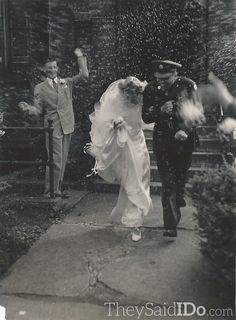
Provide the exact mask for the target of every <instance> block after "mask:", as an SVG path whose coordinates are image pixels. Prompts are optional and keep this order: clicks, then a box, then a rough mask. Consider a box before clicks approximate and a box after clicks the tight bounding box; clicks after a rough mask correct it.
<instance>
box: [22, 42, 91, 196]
mask: <svg viewBox="0 0 236 320" xmlns="http://www.w3.org/2000/svg"><path fill="white" fill-rule="evenodd" d="M75 55H76V57H77V62H78V66H79V73H78V74H77V75H75V76H73V77H71V78H65V79H61V78H59V77H58V65H57V61H56V59H54V58H49V59H48V60H47V61H46V62H45V65H44V67H45V74H46V80H45V81H43V82H41V83H39V84H38V85H36V86H35V89H34V106H29V105H26V104H24V103H21V104H20V105H19V107H20V108H21V110H22V111H24V112H28V114H29V115H42V116H43V117H44V126H47V125H48V120H49V119H50V120H52V125H53V128H54V131H53V160H54V196H55V197H62V192H61V186H62V182H63V177H64V172H65V166H66V162H67V157H68V153H69V147H70V141H71V135H72V133H73V131H74V112H73V106H72V90H73V85H74V83H75V82H77V81H79V80H80V79H87V78H88V69H87V62H86V57H84V56H83V54H82V52H81V50H80V49H78V48H77V49H75ZM46 149H47V154H48V156H49V139H48V134H46ZM49 196H50V195H49V168H48V167H47V168H46V179H45V197H49Z"/></svg>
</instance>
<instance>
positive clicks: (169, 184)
mask: <svg viewBox="0 0 236 320" xmlns="http://www.w3.org/2000/svg"><path fill="white" fill-rule="evenodd" d="M196 89H197V87H196V84H195V83H194V82H193V81H192V80H190V79H188V78H185V77H177V78H176V80H175V81H174V83H173V84H172V85H171V86H170V87H169V88H168V89H167V90H166V91H164V90H163V89H162V88H161V86H160V85H159V84H158V82H157V80H153V81H152V82H150V83H149V84H148V85H147V86H146V88H145V91H144V97H143V121H144V122H145V123H152V122H155V126H154V132H153V152H154V154H155V156H156V160H157V166H158V170H159V174H160V177H161V180H162V206H163V220H164V227H165V229H170V230H176V227H177V225H178V223H179V220H180V217H181V212H180V207H181V201H183V196H184V188H185V181H186V176H187V171H188V169H189V167H190V165H191V160H192V152H193V150H194V146H195V138H196V136H195V130H194V129H188V128H186V127H184V123H183V121H182V119H181V118H180V116H179V112H178V111H179V107H180V104H179V103H180V102H181V99H183V98H186V97H188V98H191V96H192V93H193V91H195V90H196ZM167 101H174V102H173V105H174V106H173V111H172V113H171V114H166V113H163V112H162V110H161V107H162V106H163V105H164V104H165V103H166V102H167ZM150 107H153V110H152V111H151V112H150V111H149V110H148V109H149V108H150ZM179 130H184V131H185V132H186V133H187V135H188V137H187V139H186V140H185V141H179V140H176V139H175V134H176V132H177V131H179Z"/></svg>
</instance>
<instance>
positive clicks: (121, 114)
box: [90, 79, 151, 215]
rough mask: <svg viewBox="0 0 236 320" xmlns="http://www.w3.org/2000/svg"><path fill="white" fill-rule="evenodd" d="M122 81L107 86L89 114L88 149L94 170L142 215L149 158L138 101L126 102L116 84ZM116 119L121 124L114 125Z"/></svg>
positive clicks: (145, 205) (146, 207)
mask: <svg viewBox="0 0 236 320" xmlns="http://www.w3.org/2000/svg"><path fill="white" fill-rule="evenodd" d="M122 81H124V80H123V79H121V80H117V81H115V82H113V83H112V84H111V85H110V86H109V87H108V88H107V90H106V91H105V93H104V94H103V95H102V97H101V99H100V101H99V103H97V104H96V105H95V111H94V113H93V114H91V115H90V121H91V122H92V126H91V132H90V136H91V142H92V144H91V152H92V153H93V154H94V156H95V159H96V164H95V169H96V170H97V172H98V174H99V175H100V176H101V177H102V178H103V179H105V180H106V181H108V182H111V183H114V182H117V183H119V184H120V186H121V189H122V190H124V191H125V193H126V196H127V197H128V200H129V201H130V202H131V203H132V204H133V205H134V206H136V207H137V208H139V209H140V210H141V211H142V212H143V214H144V215H146V214H147V213H148V211H149V209H150V207H151V199H150V195H149V183H150V160H149V155H148V151H147V148H146V144H145V138H144V135H143V131H142V120H141V104H140V105H136V106H133V107H132V106H130V105H129V103H128V101H127V99H126V97H125V96H124V95H123V93H122V91H121V90H120V88H119V84H120V83H121V82H122ZM117 120H121V121H123V125H122V126H121V127H120V128H119V129H114V121H117ZM120 192H121V191H120Z"/></svg>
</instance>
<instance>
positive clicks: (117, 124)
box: [113, 117, 125, 129]
mask: <svg viewBox="0 0 236 320" xmlns="http://www.w3.org/2000/svg"><path fill="white" fill-rule="evenodd" d="M124 124H125V122H124V119H123V118H122V117H119V118H118V119H116V120H113V127H114V129H119V128H121V127H122V126H123V125H124Z"/></svg>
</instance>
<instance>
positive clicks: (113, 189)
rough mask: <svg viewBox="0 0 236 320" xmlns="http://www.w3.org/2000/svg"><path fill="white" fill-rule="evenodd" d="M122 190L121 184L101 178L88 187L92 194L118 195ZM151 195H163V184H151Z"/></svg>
mask: <svg viewBox="0 0 236 320" xmlns="http://www.w3.org/2000/svg"><path fill="white" fill-rule="evenodd" d="M119 189H120V186H119V184H118V183H117V184H116V183H114V184H113V183H108V182H106V181H104V180H102V179H101V178H99V177H98V178H97V179H96V180H94V181H93V183H91V184H90V185H89V187H88V190H89V191H92V192H106V193H118V192H119ZM186 189H187V190H189V189H191V184H189V183H187V184H186ZM150 193H151V194H160V193H161V182H160V181H157V182H156V181H155V182H153V181H152V182H151V184H150Z"/></svg>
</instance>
